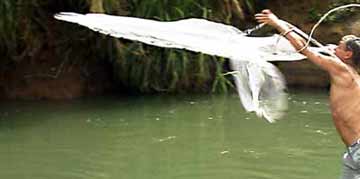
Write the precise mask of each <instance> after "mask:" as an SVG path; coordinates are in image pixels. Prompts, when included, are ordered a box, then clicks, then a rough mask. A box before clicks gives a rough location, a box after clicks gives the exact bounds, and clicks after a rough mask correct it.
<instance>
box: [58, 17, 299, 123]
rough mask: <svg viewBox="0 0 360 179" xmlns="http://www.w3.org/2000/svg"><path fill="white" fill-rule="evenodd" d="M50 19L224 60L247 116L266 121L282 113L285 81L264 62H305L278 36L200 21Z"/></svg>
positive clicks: (125, 18) (284, 106)
mask: <svg viewBox="0 0 360 179" xmlns="http://www.w3.org/2000/svg"><path fill="white" fill-rule="evenodd" d="M55 18H56V19H59V20H63V21H68V22H73V23H77V24H80V25H82V26H86V27H88V28H90V29H92V30H94V31H98V32H101V33H103V34H107V35H111V36H114V37H118V38H124V39H129V40H134V41H139V42H142V43H146V44H149V45H154V46H158V47H165V48H179V49H186V50H190V51H195V52H201V53H204V54H208V55H216V56H220V57H225V58H229V59H230V64H231V68H232V70H234V71H235V73H232V74H233V75H234V78H235V79H234V80H235V84H236V87H237V91H238V93H239V96H240V99H241V102H242V104H243V106H244V108H245V109H246V110H247V111H254V112H256V114H257V115H258V116H260V117H264V118H265V119H267V120H268V121H269V122H274V121H275V120H276V119H280V118H281V117H282V116H283V114H285V111H286V109H287V95H286V92H285V89H286V85H285V80H284V78H283V76H282V74H281V73H280V72H279V70H278V69H277V68H276V67H275V66H274V65H272V64H271V63H269V62H268V61H295V60H301V59H304V58H305V57H304V56H303V55H301V54H299V53H297V52H296V50H295V49H294V48H293V47H292V46H291V44H290V43H289V42H288V41H287V40H286V39H285V38H283V37H281V36H279V35H276V34H275V35H273V36H270V37H247V36H246V33H244V32H242V31H240V30H239V29H237V28H235V27H233V26H229V25H225V24H221V23H215V22H211V21H208V20H205V19H194V18H192V19H184V20H179V21H171V22H161V21H155V20H148V19H141V18H135V17H123V16H111V15H106V14H85V15H83V14H77V13H60V14H57V15H55Z"/></svg>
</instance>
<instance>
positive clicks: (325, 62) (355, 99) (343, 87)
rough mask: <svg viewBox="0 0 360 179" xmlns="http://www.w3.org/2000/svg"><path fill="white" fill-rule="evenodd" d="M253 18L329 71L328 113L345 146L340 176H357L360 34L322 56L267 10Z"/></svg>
mask: <svg viewBox="0 0 360 179" xmlns="http://www.w3.org/2000/svg"><path fill="white" fill-rule="evenodd" d="M255 18H256V20H257V21H258V22H259V23H265V24H268V25H270V26H273V27H274V28H276V29H277V30H278V31H279V32H280V33H281V34H282V35H283V36H285V38H287V39H288V40H289V41H290V43H291V44H292V45H293V46H294V47H295V48H296V49H297V50H301V53H302V54H303V55H305V56H306V57H307V58H308V59H309V60H310V61H312V62H313V63H315V64H316V65H318V66H319V67H320V68H322V69H324V70H326V71H327V72H328V73H329V75H330V79H331V89H330V109H331V114H332V118H333V122H334V125H335V127H336V129H337V131H338V133H339V134H340V137H341V139H342V141H343V142H344V144H345V145H346V147H347V149H348V150H347V151H346V153H345V154H344V158H343V171H342V179H360V76H359V74H358V73H357V71H356V67H357V65H359V63H360V38H357V37H356V36H353V35H348V36H345V37H343V38H342V40H341V41H340V42H339V44H338V46H337V47H336V48H335V49H334V50H335V51H334V54H335V55H336V57H330V56H324V55H322V54H319V53H317V52H314V51H311V50H310V49H308V48H304V46H305V44H306V40H304V39H303V38H302V37H300V36H299V35H298V34H297V33H295V32H293V31H292V29H291V26H292V25H291V24H289V23H287V22H285V21H283V20H280V19H279V18H278V17H277V16H276V15H274V14H273V13H272V12H271V11H270V10H263V11H262V12H261V13H259V14H256V15H255Z"/></svg>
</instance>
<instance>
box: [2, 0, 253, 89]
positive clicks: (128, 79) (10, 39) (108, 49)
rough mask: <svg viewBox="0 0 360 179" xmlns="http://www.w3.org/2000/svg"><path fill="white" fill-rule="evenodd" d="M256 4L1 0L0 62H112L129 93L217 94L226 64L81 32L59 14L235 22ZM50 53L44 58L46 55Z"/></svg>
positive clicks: (186, 0)
mask: <svg viewBox="0 0 360 179" xmlns="http://www.w3.org/2000/svg"><path fill="white" fill-rule="evenodd" d="M255 2H257V1H254V0H253V1H252V0H247V1H237V0H196V1H195V0H146V1H143V0H52V1H42V0H30V1H29V0H2V1H0V13H1V16H0V39H1V41H2V43H0V53H1V54H3V55H2V59H1V61H0V63H1V66H2V68H5V67H6V68H10V67H11V66H14V64H15V65H16V63H18V62H19V61H22V60H32V61H35V63H36V61H37V60H38V59H39V58H40V57H41V56H44V54H47V56H46V58H51V59H53V60H54V61H61V62H67V63H73V64H81V65H84V66H86V63H87V62H88V61H90V60H108V61H111V62H112V63H113V66H114V74H115V78H116V79H117V81H118V83H119V84H120V85H122V86H123V88H125V89H127V90H129V91H140V92H163V91H164V92H181V91H220V92H226V91H227V90H228V88H229V87H231V86H232V84H231V82H230V81H229V80H228V79H227V78H228V77H226V76H224V75H223V74H224V73H225V72H226V70H227V65H226V60H225V59H222V58H217V57H211V56H207V55H204V54H198V53H191V52H185V51H182V50H174V49H162V48H156V47H150V46H147V45H144V44H141V43H134V42H130V41H126V40H118V39H114V38H111V37H106V36H104V35H100V34H98V33H95V32H92V31H90V30H88V29H86V28H83V27H79V26H76V25H74V24H68V23H64V22H58V21H55V20H54V19H53V15H54V14H55V13H57V12H61V11H73V12H79V13H88V12H104V13H109V14H115V15H128V16H136V17H144V18H150V19H158V20H163V21H168V20H177V19H181V18H187V17H199V18H208V19H211V20H215V21H221V22H224V23H232V22H235V23H234V24H239V23H238V22H241V21H243V20H245V19H246V18H247V17H248V16H251V14H252V13H253V11H254V8H253V7H254V3H255ZM49 52H51V53H49ZM49 54H50V57H49Z"/></svg>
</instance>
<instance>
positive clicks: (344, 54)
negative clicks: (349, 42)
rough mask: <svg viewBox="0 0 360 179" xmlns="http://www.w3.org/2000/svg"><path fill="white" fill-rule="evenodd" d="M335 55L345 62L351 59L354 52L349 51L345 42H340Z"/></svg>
mask: <svg viewBox="0 0 360 179" xmlns="http://www.w3.org/2000/svg"><path fill="white" fill-rule="evenodd" d="M335 55H336V56H337V57H339V58H340V59H341V60H342V61H343V62H346V61H347V60H349V59H351V56H352V52H351V51H350V50H347V48H346V45H345V42H344V41H340V42H339V44H338V46H337V47H336V48H335Z"/></svg>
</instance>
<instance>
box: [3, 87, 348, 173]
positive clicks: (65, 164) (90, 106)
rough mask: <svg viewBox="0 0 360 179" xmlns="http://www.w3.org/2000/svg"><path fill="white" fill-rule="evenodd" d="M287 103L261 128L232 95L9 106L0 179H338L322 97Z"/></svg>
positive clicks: (336, 147) (335, 142) (335, 146)
mask: <svg viewBox="0 0 360 179" xmlns="http://www.w3.org/2000/svg"><path fill="white" fill-rule="evenodd" d="M289 106H290V108H289V111H288V115H287V116H286V117H285V118H284V119H283V120H281V121H279V122H277V123H275V124H269V123H267V122H266V121H265V120H263V119H258V118H257V117H256V116H255V115H254V114H251V113H246V112H244V110H243V109H242V108H241V106H240V102H239V99H238V97H237V96H236V95H225V96H223V95H214V96H207V95H203V96H202V95H191V96H147V97H144V96H133V97H101V98H94V99H84V100H74V101H70V102H44V101H41V102H8V103H6V104H1V109H0V116H1V122H0V141H1V143H0V153H1V154H2V155H3V157H2V158H3V161H6V162H2V163H0V170H1V171H2V172H1V173H0V177H1V178H9V179H11V178H24V177H25V178H55V179H56V178H62V179H64V178H96V179H98V178H148V179H149V178H206V179H209V178H210V179H211V178H255V179H256V178H269V179H270V178H279V179H282V178H284V179H287V178H292V179H294V178H295V179H296V178H299V179H300V178H318V179H322V178H324V179H325V178H326V179H328V178H337V175H338V171H339V170H338V168H339V166H340V164H339V162H340V155H341V152H342V146H341V144H340V141H339V139H338V137H337V134H336V132H335V130H334V129H333V127H332V124H331V120H330V113H329V111H328V104H327V97H326V94H323V93H315V94H313V93H294V94H292V95H290V97H289ZM322 171H326V172H322Z"/></svg>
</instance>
